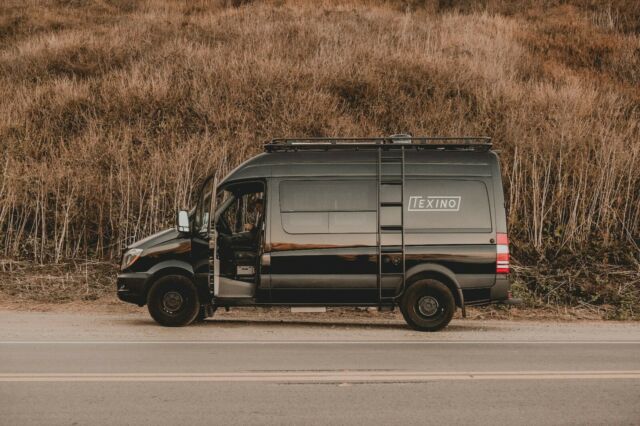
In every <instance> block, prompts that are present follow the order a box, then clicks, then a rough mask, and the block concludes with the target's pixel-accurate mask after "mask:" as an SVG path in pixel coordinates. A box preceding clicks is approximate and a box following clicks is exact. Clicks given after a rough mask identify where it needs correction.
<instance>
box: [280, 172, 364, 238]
mask: <svg viewBox="0 0 640 426" xmlns="http://www.w3.org/2000/svg"><path fill="white" fill-rule="evenodd" d="M376 197H377V192H376V185H375V182H373V181H335V180H334V181H284V182H281V183H280V212H281V218H282V227H283V229H284V230H285V231H286V232H288V233H290V234H347V233H369V232H376Z"/></svg>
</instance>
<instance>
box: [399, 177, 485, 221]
mask: <svg viewBox="0 0 640 426" xmlns="http://www.w3.org/2000/svg"><path fill="white" fill-rule="evenodd" d="M405 196H406V199H405V213H406V216H405V228H406V229H407V230H411V231H414V232H491V229H492V226H491V210H490V207H489V193H488V191H487V187H486V185H485V184H484V182H482V181H477V180H454V179H447V180H445V179H419V180H413V179H410V180H407V182H406V186H405Z"/></svg>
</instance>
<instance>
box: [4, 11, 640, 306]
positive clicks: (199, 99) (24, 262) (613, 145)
mask: <svg viewBox="0 0 640 426" xmlns="http://www.w3.org/2000/svg"><path fill="white" fill-rule="evenodd" d="M400 132H403V133H404V132H408V133H412V134H414V135H423V134H424V135H463V134H468V135H489V136H492V137H493V138H494V146H495V148H496V149H497V150H499V152H500V155H501V161H502V168H503V178H504V182H505V185H506V188H505V190H506V199H507V203H508V206H507V208H508V213H509V216H508V219H509V225H510V236H511V239H512V245H513V251H514V257H515V259H514V260H515V263H516V266H515V272H516V273H515V279H516V287H517V289H518V290H519V292H520V293H521V294H523V295H524V296H525V297H526V298H527V301H528V302H529V303H531V304H534V305H539V304H554V303H560V304H573V305H576V304H578V305H582V306H586V307H588V308H589V309H596V310H599V309H605V310H606V312H608V314H607V315H609V316H615V317H630V316H636V315H638V312H639V311H640V266H639V265H640V260H639V259H640V254H639V252H640V250H639V248H638V243H639V242H640V4H639V3H638V2H637V1H613V2H598V1H588V0H584V1H580V0H572V1H551V0H549V1H545V2H533V1H526V0H522V1H514V2H509V3H508V4H506V5H505V4H503V3H501V2H492V1H485V2H469V1H455V0H450V1H439V2H438V1H431V2H429V1H425V2H421V1H405V2H402V1H387V2H384V1H373V0H371V1H365V0H362V1H358V0H351V1H347V2H339V1H324V2H316V1H312V0H306V1H302V0H301V1H270V2H258V1H254V2H250V1H240V0H236V1H233V0H231V1H204V0H197V1H196V0H193V1H189V0H186V1H185V0H181V1H178V0H146V1H145V0H139V1H138V0H48V1H45V0H41V1H36V0H5V1H3V2H2V4H1V5H0V152H2V158H1V162H0V254H1V256H2V270H3V271H4V272H2V275H1V276H0V291H1V292H2V293H4V294H5V295H10V296H13V297H25V298H32V299H39V300H47V299H49V298H51V299H56V300H62V299H65V298H66V299H69V298H81V297H85V298H86V297H89V298H91V297H98V296H100V295H101V294H103V293H104V292H112V286H111V285H112V284H111V283H112V282H113V281H112V279H113V275H110V274H113V273H114V271H113V269H112V268H111V267H109V266H108V264H107V265H106V266H105V264H104V263H101V262H110V261H113V259H115V258H116V257H117V256H118V253H119V250H120V248H121V247H122V246H123V245H124V244H125V243H126V242H127V241H131V240H132V239H137V238H140V237H143V236H146V235H148V234H150V233H152V232H154V231H157V230H159V229H161V228H163V227H166V226H168V225H171V223H172V221H173V217H174V212H175V210H176V209H177V208H180V207H187V206H189V205H191V204H192V203H193V197H194V191H193V189H194V188H195V187H196V186H197V185H198V183H199V182H201V181H202V179H203V178H204V177H205V176H206V175H207V174H208V173H210V172H211V171H213V170H219V171H221V172H223V173H224V172H226V171H228V170H230V169H231V168H233V167H235V166H236V165H237V164H238V163H239V162H241V161H243V160H244V159H246V158H248V157H249V156H251V155H253V154H256V153H258V152H260V151H261V144H262V142H264V141H265V140H267V139H270V138H272V137H277V136H291V135H297V136H337V135H340V136H371V135H388V134H392V133H400ZM603 307H604V308H603Z"/></svg>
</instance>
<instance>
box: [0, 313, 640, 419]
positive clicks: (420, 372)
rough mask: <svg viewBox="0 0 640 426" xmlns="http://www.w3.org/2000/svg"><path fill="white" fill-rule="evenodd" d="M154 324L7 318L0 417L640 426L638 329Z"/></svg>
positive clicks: (0, 317)
mask: <svg viewBox="0 0 640 426" xmlns="http://www.w3.org/2000/svg"><path fill="white" fill-rule="evenodd" d="M145 318H146V317H145V316H144V315H136V314H132V315H108V314H101V315H91V314H56V313H47V314H40V313H22V312H20V313H13V312H0V323H2V324H3V326H2V328H1V329H0V424H136V425H138V424H154V425H157V424H180V423H183V424H187V423H188V424H238V425H248V424H292V425H293V424H296V425H297V424H371V423H372V422H384V423H391V424H401V423H403V424H430V423H439V424H452V423H455V424H465V423H466V424H534V423H535V424H540V423H542V424H545V423H546V424H639V423H640V324H633V323H571V324H550V323H530V322H527V323H522V322H520V323H519V322H515V323H514V322H512V323H509V322H501V321H493V322H492V321H489V322H484V321H456V322H455V323H454V324H453V327H452V328H451V329H449V330H448V331H444V332H441V333H435V334H423V333H414V332H412V331H410V330H407V329H406V328H404V327H403V326H402V325H401V324H400V323H397V322H395V321H393V320H391V321H378V320H372V321H373V324H371V322H362V320H360V322H359V323H356V324H352V323H349V322H344V321H343V322H341V323H338V325H335V324H333V325H332V324H325V323H323V322H318V321H313V320H305V321H302V322H300V321H293V320H287V321H285V322H279V321H274V320H266V321H252V320H250V319H242V320H238V319H237V318H236V319H234V318H226V319H225V318H224V317H222V319H223V321H220V320H218V321H207V322H206V323H205V324H202V325H199V326H195V327H191V328H187V329H164V328H160V327H156V326H154V325H153V324H152V323H150V322H148V321H147V320H146V319H145ZM319 318H322V316H321V315H320V316H319ZM74 331H75V335H74ZM17 332H20V333H18V334H17Z"/></svg>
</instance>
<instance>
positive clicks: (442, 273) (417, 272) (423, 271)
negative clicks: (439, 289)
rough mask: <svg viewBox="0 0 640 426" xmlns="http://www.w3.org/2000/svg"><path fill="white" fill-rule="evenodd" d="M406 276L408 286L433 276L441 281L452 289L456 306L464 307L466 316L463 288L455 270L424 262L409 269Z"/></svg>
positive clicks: (463, 313)
mask: <svg viewBox="0 0 640 426" xmlns="http://www.w3.org/2000/svg"><path fill="white" fill-rule="evenodd" d="M406 276H407V278H406V282H407V286H406V287H407V288H408V287H410V286H411V285H412V284H413V283H415V282H416V281H419V280H421V279H427V278H433V279H437V280H438V281H441V282H442V283H443V284H444V285H446V286H447V288H449V290H450V291H451V294H452V295H453V299H454V300H455V301H456V306H458V307H459V308H460V309H462V315H463V316H466V310H465V305H464V295H463V293H462V288H461V287H460V283H459V282H458V280H457V279H456V276H455V274H454V273H453V271H451V270H450V269H448V268H446V267H444V266H442V265H438V264H435V263H424V264H421V265H417V266H414V267H413V268H410V269H409V270H407V273H406ZM405 291H406V289H405Z"/></svg>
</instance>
